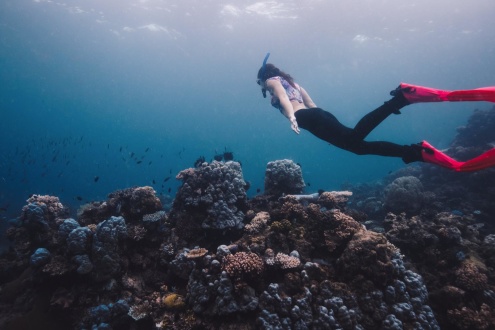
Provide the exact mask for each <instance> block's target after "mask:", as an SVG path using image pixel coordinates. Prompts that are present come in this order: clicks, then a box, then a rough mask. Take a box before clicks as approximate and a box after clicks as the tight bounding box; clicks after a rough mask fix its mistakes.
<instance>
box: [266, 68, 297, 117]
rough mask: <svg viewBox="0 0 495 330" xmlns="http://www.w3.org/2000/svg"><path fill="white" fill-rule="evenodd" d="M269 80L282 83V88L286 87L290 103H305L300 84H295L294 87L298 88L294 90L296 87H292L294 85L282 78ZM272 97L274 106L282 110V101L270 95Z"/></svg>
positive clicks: (277, 77)
mask: <svg viewBox="0 0 495 330" xmlns="http://www.w3.org/2000/svg"><path fill="white" fill-rule="evenodd" d="M267 80H278V81H280V83H281V84H282V87H284V89H285V92H286V93H287V96H288V97H289V100H290V101H297V102H299V103H303V98H302V95H301V87H300V86H299V85H298V84H296V83H294V85H296V88H294V87H292V85H291V84H290V83H289V82H288V81H287V80H285V79H284V78H282V77H280V76H276V77H271V78H268V79H267ZM270 95H271V96H272V98H271V104H272V106H273V107H275V108H277V109H279V110H281V109H280V100H279V99H278V98H277V97H276V96H275V95H273V94H271V93H270Z"/></svg>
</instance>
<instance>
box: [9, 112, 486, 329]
mask: <svg viewBox="0 0 495 330" xmlns="http://www.w3.org/2000/svg"><path fill="white" fill-rule="evenodd" d="M494 112H495V111H491V112H483V111H477V112H475V113H474V115H473V117H472V118H471V119H470V121H469V122H468V125H467V126H466V127H464V128H462V129H460V130H459V134H458V136H457V137H456V139H455V140H454V143H453V144H452V146H451V148H450V151H451V152H452V153H453V154H455V155H457V156H459V157H460V156H461V155H466V156H467V155H471V154H472V153H474V152H477V151H478V149H473V148H478V147H477V146H479V145H484V146H487V145H488V144H489V143H490V142H491V141H495V130H493V129H492V128H493V127H492V126H490V127H491V128H490V127H487V125H490V123H493V122H495V121H494V120H493V118H495V114H493V113H494ZM486 123H488V124H486ZM485 124H486V125H485ZM477 125H480V126H481V131H480V134H479V135H476V134H474V133H475V132H477V131H476V129H477V127H476V126H477ZM442 171H443V172H442ZM442 171H439V170H438V169H437V168H434V167H431V166H430V165H428V164H419V165H418V164H416V165H413V166H409V167H406V168H405V169H403V170H400V171H398V172H395V173H391V174H390V175H389V176H388V177H386V178H384V179H383V180H380V182H376V183H368V184H363V185H360V186H356V187H352V186H346V187H343V189H346V190H343V191H340V192H339V191H338V192H325V191H320V192H318V193H315V194H306V195H301V193H302V190H303V188H304V180H303V179H302V174H301V169H300V167H299V166H298V165H297V164H295V163H293V162H291V161H288V160H282V161H275V162H271V163H270V164H269V166H267V173H266V180H265V183H266V187H265V194H262V195H257V196H255V197H253V198H251V199H248V198H247V196H246V187H247V186H246V183H245V182H244V179H243V175H242V169H241V167H240V164H239V163H237V162H233V161H227V162H220V161H213V162H212V163H206V162H204V161H201V162H199V163H198V166H197V167H196V168H191V169H186V170H184V171H181V172H180V173H179V174H178V175H177V178H178V179H179V180H181V181H182V186H181V187H180V189H179V191H178V193H177V195H176V198H175V199H174V202H173V206H172V208H171V209H170V211H166V210H164V209H163V205H161V203H160V201H159V199H158V198H157V197H156V193H155V192H154V190H153V189H151V188H150V187H134V188H129V189H124V190H119V191H116V192H113V193H111V194H109V196H108V199H107V200H105V201H97V202H92V203H89V204H86V205H84V206H82V207H81V208H80V209H79V211H78V213H77V216H75V217H73V218H71V217H70V215H69V213H68V211H67V208H66V207H65V206H64V205H63V204H61V202H60V201H59V200H58V198H57V197H54V196H39V195H33V196H32V197H30V198H29V199H28V200H27V201H26V205H25V206H24V207H23V208H22V209H21V210H20V214H19V218H18V220H17V221H13V222H12V227H11V228H9V229H8V231H7V237H8V238H9V239H10V241H11V242H12V244H11V247H10V249H9V250H8V251H6V252H5V253H4V254H2V255H1V257H0V328H2V329H7V330H8V329H21V328H50V329H234V328H235V329H371V330H373V329H440V328H443V329H463V330H464V329H493V328H495V285H494V284H495V275H494V272H493V271H494V268H495V257H494V255H495V253H494V252H495V226H494V225H493V221H492V220H493V218H494V216H495V206H494V205H493V200H494V198H495V190H494V189H493V187H494V186H495V170H493V169H488V170H485V171H481V172H479V173H471V174H469V173H468V174H466V175H464V174H459V173H455V174H453V173H448V172H445V170H442ZM482 183H484V184H482Z"/></svg>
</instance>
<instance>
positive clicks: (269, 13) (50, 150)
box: [0, 0, 495, 219]
mask: <svg viewBox="0 0 495 330" xmlns="http://www.w3.org/2000/svg"><path fill="white" fill-rule="evenodd" d="M494 17H495V1H493V0H473V1H465V0H437V1H431V0H413V1H393V0H383V1H371V0H351V1H323V0H320V1H316V0H313V1H310V0H306V1H260V2H254V1H253V2H251V1H230V2H225V1H212V0H210V1H205V0H197V1H193V0H181V1H177V0H176V1H162V0H140V1H129V0H111V1H110V0H108V1H101V0H99V1H96V0H89V1H88V0H85V1H81V0H73V1H66V2H63V1H57V0H54V1H51V0H34V1H32V0H31V1H27V0H3V1H1V2H0V113H1V120H0V138H1V143H0V217H2V218H5V219H8V218H11V217H15V216H18V215H19V214H20V208H21V207H22V206H23V205H24V204H25V201H26V199H27V198H28V197H29V196H30V195H31V194H43V195H44V194H50V195H55V196H58V197H59V198H60V199H61V202H62V203H63V204H64V205H68V206H70V207H71V209H72V211H73V212H75V211H76V210H77V208H78V207H79V206H80V205H81V204H84V203H86V202H89V201H92V200H105V199H106V196H107V195H108V194H109V193H111V192H113V191H115V190H118V189H123V188H127V187H131V186H144V185H151V186H153V187H154V188H155V190H156V191H157V192H158V193H159V194H160V195H161V196H162V198H164V199H165V200H166V199H167V198H168V200H170V199H172V198H173V196H174V194H175V192H176V190H177V188H178V185H179V182H178V181H177V180H175V175H176V174H177V173H178V172H179V171H180V170H182V169H185V168H188V167H192V166H193V164H194V162H195V161H196V159H198V157H200V156H204V157H205V159H206V160H207V161H210V160H211V159H212V158H213V156H214V155H215V154H216V153H222V152H224V151H225V150H227V151H231V152H233V153H234V159H235V160H238V161H240V162H241V163H242V166H243V173H244V178H245V180H246V181H249V182H250V183H251V188H250V189H249V191H248V194H249V195H250V196H253V195H255V194H256V193H257V189H260V190H261V192H262V191H263V180H264V172H265V167H266V164H267V162H269V161H272V160H277V159H283V158H290V159H293V160H294V161H296V162H298V163H300V164H301V166H302V169H303V175H304V178H305V181H306V182H307V183H309V184H310V186H308V187H307V191H308V192H314V191H316V190H318V189H325V190H337V189H339V188H340V187H341V185H342V184H345V183H357V182H366V181H372V180H376V179H379V178H381V177H383V176H385V175H386V174H387V173H389V172H390V171H394V170H396V169H398V168H401V167H403V166H405V165H404V164H403V163H402V161H401V160H400V159H392V158H384V157H379V156H357V155H353V154H351V153H348V152H345V151H341V150H339V149H337V148H335V147H333V146H329V145H328V144H327V143H325V142H323V141H320V140H318V139H316V138H315V137H313V136H312V135H311V134H310V133H308V132H302V134H301V135H299V136H298V135H296V134H294V133H293V132H292V131H291V130H290V125H289V122H288V121H287V120H286V119H285V118H284V117H283V116H281V115H280V114H279V112H278V111H277V110H275V109H274V108H271V106H270V104H269V99H263V98H262V96H261V93H260V90H259V87H258V85H257V84H256V83H255V79H256V74H257V71H258V69H259V67H260V66H261V63H262V61H263V58H264V56H265V54H266V53H267V52H271V57H270V59H269V62H271V63H274V64H275V65H277V66H279V67H280V68H281V69H282V70H284V71H286V72H288V73H290V74H291V75H292V76H293V77H294V78H295V79H296V81H297V82H299V83H300V84H301V85H302V86H304V87H305V88H306V89H307V90H308V91H309V93H310V94H311V96H312V98H313V100H314V101H315V102H316V104H317V105H318V106H320V107H322V108H324V109H326V110H328V111H331V112H332V113H334V114H335V115H336V116H337V117H338V118H339V119H340V120H341V121H342V122H343V123H345V124H347V125H350V126H353V125H354V124H356V123H357V121H358V120H359V119H360V118H361V117H362V116H363V115H365V114H366V113H367V112H369V111H371V110H373V109H374V108H376V107H377V106H379V105H380V104H382V102H384V101H386V100H387V99H388V98H389V92H390V91H391V90H393V89H395V87H397V86H398V84H399V83H400V82H408V83H413V84H419V85H424V86H431V87H437V88H444V89H470V88H476V87H482V86H490V85H494V84H495V28H494V23H493V22H494ZM489 106H490V105H489V104H484V103H479V104H478V103H457V104H451V103H450V104H449V103H435V104H417V105H413V106H409V107H408V108H405V109H404V110H403V111H402V112H403V114H402V115H400V116H391V117H390V118H389V119H388V120H387V121H386V122H384V123H383V124H382V125H381V126H380V127H379V128H378V129H376V130H375V131H374V132H373V133H372V134H371V135H370V137H369V139H370V140H388V141H392V142H396V143H403V144H411V143H417V142H419V141H421V140H428V141H429V142H430V143H432V144H433V145H434V146H436V147H439V148H445V147H446V146H448V144H449V143H450V142H451V140H452V139H453V137H454V136H455V134H456V128H457V127H459V126H462V125H464V124H465V122H466V119H467V118H468V117H469V116H470V114H471V113H472V111H473V110H474V109H477V108H479V109H487V108H488V107H489Z"/></svg>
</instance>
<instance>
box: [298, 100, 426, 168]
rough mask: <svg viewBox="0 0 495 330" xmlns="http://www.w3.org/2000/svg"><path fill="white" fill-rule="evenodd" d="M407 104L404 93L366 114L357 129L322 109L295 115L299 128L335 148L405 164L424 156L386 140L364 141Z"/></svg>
mask: <svg viewBox="0 0 495 330" xmlns="http://www.w3.org/2000/svg"><path fill="white" fill-rule="evenodd" d="M408 104H409V102H408V101H407V100H406V98H405V97H404V96H403V95H402V94H399V95H397V96H394V97H393V98H392V99H390V100H389V101H387V102H385V103H384V104H383V105H382V106H380V107H379V108H377V109H375V110H373V111H372V112H370V113H368V114H367V115H365V116H364V117H363V118H362V119H361V120H360V121H359V122H358V123H357V125H356V126H355V127H354V128H349V127H347V126H344V125H343V124H342V123H341V122H339V120H338V119H337V118H336V117H335V116H334V115H332V114H331V113H329V112H327V111H325V110H323V109H320V108H310V109H301V110H298V111H296V113H295V116H296V119H297V123H298V125H299V127H301V128H304V129H306V130H308V131H310V132H311V133H313V134H314V135H315V136H317V137H318V138H320V139H322V140H324V141H327V142H328V143H331V144H333V145H334V146H336V147H339V148H341V149H344V150H348V151H350V152H353V153H355V154H358V155H380V156H389V157H400V158H402V159H403V160H404V162H406V163H410V162H413V161H420V160H422V157H421V153H418V151H417V149H416V148H413V147H412V146H409V145H398V144H395V143H391V142H385V141H373V142H367V141H364V139H365V138H366V136H368V134H370V132H371V131H372V130H373V129H375V127H377V126H378V125H379V124H380V123H381V122H382V121H383V120H385V118H387V117H388V116H389V115H391V114H392V113H396V114H399V113H400V112H399V110H400V109H401V108H402V107H404V106H406V105H408Z"/></svg>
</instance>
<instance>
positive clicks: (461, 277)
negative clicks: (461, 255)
mask: <svg viewBox="0 0 495 330" xmlns="http://www.w3.org/2000/svg"><path fill="white" fill-rule="evenodd" d="M455 275H456V284H457V285H458V286H459V287H460V288H461V289H464V290H468V291H479V290H483V289H486V288H487V286H488V278H487V276H486V275H485V274H483V273H481V272H480V270H479V269H478V267H477V266H476V265H475V264H474V263H473V262H471V261H469V260H466V261H465V262H463V263H462V265H461V267H460V268H459V269H457V271H456V272H455Z"/></svg>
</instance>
